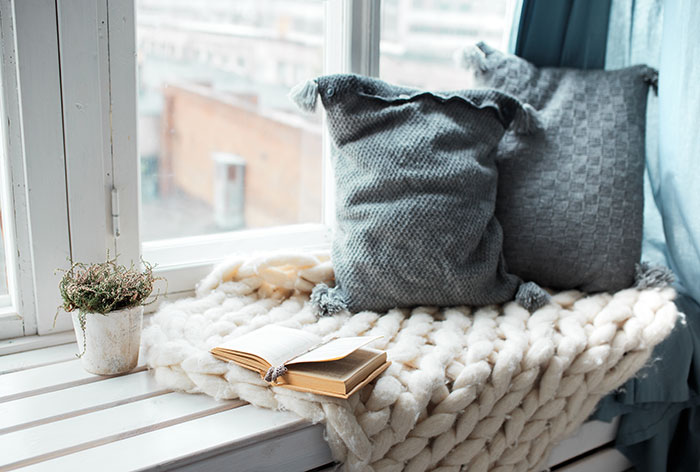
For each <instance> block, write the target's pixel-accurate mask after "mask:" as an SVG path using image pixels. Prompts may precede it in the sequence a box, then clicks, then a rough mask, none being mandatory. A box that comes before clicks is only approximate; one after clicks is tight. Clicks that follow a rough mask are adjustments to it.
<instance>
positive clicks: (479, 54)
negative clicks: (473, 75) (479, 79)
mask: <svg viewBox="0 0 700 472" xmlns="http://www.w3.org/2000/svg"><path fill="white" fill-rule="evenodd" d="M454 59H455V62H456V63H457V66H458V67H461V68H462V69H467V70H470V69H475V70H478V71H480V72H488V71H489V69H490V66H489V62H488V60H487V57H486V54H485V53H484V51H483V50H482V49H481V48H480V47H479V44H474V45H471V46H467V47H465V48H463V49H462V50H461V51H459V50H457V52H456V54H455V56H454Z"/></svg>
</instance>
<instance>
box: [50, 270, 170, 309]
mask: <svg viewBox="0 0 700 472" xmlns="http://www.w3.org/2000/svg"><path fill="white" fill-rule="evenodd" d="M144 266H145V270H144V271H143V272H140V271H138V270H136V269H135V268H134V267H133V266H131V267H129V268H127V267H125V266H123V265H118V264H117V263H116V259H111V260H108V261H106V262H101V263H98V264H83V263H82V262H75V263H73V264H72V265H71V267H70V269H68V270H67V271H66V272H65V274H64V275H63V278H62V279H61V282H60V283H59V285H58V287H59V290H60V291H61V297H62V298H63V305H62V307H61V308H63V309H64V310H65V311H67V312H71V311H75V310H80V311H81V312H86V313H101V314H105V313H109V312H110V311H116V310H122V309H124V308H131V307H134V306H138V305H144V303H143V302H144V301H145V300H146V298H148V297H149V296H150V295H151V293H152V292H153V284H154V282H155V281H156V280H158V278H157V277H154V276H153V266H151V265H150V264H148V263H147V262H144Z"/></svg>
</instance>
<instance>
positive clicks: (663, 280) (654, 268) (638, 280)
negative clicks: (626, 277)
mask: <svg viewBox="0 0 700 472" xmlns="http://www.w3.org/2000/svg"><path fill="white" fill-rule="evenodd" d="M675 280H676V277H675V276H674V275H673V272H672V271H671V269H669V268H668V267H664V266H662V265H651V264H650V263H648V262H641V263H639V264H636V265H635V267H634V288H638V289H645V288H663V287H667V286H669V285H671V284H672V283H673V282H675Z"/></svg>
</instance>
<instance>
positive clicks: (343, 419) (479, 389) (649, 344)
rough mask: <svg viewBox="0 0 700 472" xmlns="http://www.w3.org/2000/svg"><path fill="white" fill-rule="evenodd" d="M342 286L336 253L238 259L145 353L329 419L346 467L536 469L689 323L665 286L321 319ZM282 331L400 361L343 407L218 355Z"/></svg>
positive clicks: (182, 372) (269, 402)
mask: <svg viewBox="0 0 700 472" xmlns="http://www.w3.org/2000/svg"><path fill="white" fill-rule="evenodd" d="M332 280H333V269H332V266H331V264H330V261H329V257H328V255H327V254H316V255H276V256H267V257H260V258H257V259H250V260H246V259H244V258H242V259H234V260H230V261H227V262H226V263H223V264H221V265H219V266H218V267H216V268H215V269H214V271H213V272H212V273H211V274H210V275H209V276H207V277H206V278H205V279H204V280H203V281H202V282H201V283H200V284H199V286H198V288H197V295H196V297H195V298H189V299H183V300H179V301H176V302H174V303H171V304H168V305H166V306H164V307H162V308H161V309H160V311H158V312H157V313H156V314H155V315H154V316H153V318H152V321H151V323H150V325H149V326H148V327H147V328H146V329H145V330H144V333H143V343H144V346H143V355H145V358H146V361H147V363H148V365H149V366H150V368H151V369H152V370H153V372H154V374H155V377H156V379H157V380H158V381H159V382H160V383H162V384H164V385H165V386H167V387H170V388H174V389H179V390H184V391H187V392H204V393H206V394H208V395H211V396H214V397H217V398H240V399H243V400H246V401H248V402H250V403H252V404H254V405H258V406H260V407H265V408H276V409H285V410H291V411H294V412H295V413H297V414H298V415H300V416H301V417H303V418H306V419H308V420H310V421H312V422H323V423H325V425H326V436H327V439H328V442H329V444H330V447H331V450H332V452H333V455H334V457H335V458H336V459H337V460H338V461H341V462H343V463H344V467H345V468H346V470H362V471H365V470H367V471H371V470H374V471H398V470H408V471H423V470H440V471H458V470H460V468H461V467H463V466H467V467H468V470H469V471H470V472H475V471H486V470H493V471H496V470H497V471H502V472H506V471H526V470H533V471H535V470H541V469H543V468H544V465H545V462H546V459H547V456H548V455H549V452H550V450H551V448H552V447H553V446H554V445H555V444H556V443H557V442H558V441H560V440H561V439H564V438H565V437H566V436H567V435H569V434H570V433H572V432H573V431H574V430H575V429H576V428H577V427H578V426H579V425H580V424H581V423H582V422H583V421H584V420H585V419H586V418H587V417H588V415H589V414H590V413H591V412H592V410H593V409H594V407H595V405H596V403H597V402H598V400H599V399H600V398H601V396H603V395H604V394H605V393H607V392H609V391H610V390H612V389H614V388H616V387H618V386H619V385H621V384H622V383H623V382H624V381H625V380H627V379H628V378H630V377H631V376H632V375H634V373H635V372H636V371H637V370H638V369H639V368H640V367H642V366H643V365H644V363H645V362H646V361H647V359H648V358H649V356H650V353H651V350H652V348H653V347H654V346H655V345H656V344H657V343H659V342H660V341H661V340H662V339H663V338H664V337H665V336H667V335H668V334H669V332H670V331H671V330H672V329H673V326H674V325H675V322H676V318H677V317H678V312H677V310H676V307H675V305H674V304H673V302H672V299H673V297H674V291H673V290H672V289H671V288H664V289H645V290H636V289H628V290H623V291H620V292H617V293H615V294H607V293H603V294H597V295H586V294H584V293H580V292H576V291H567V292H561V293H555V294H553V296H552V302H551V303H550V304H548V305H546V306H545V307H543V308H541V309H539V310H537V311H536V312H535V313H533V314H530V313H528V312H527V311H526V310H525V309H523V308H522V307H520V306H519V305H517V304H515V303H507V304H505V305H503V306H487V307H482V308H479V309H471V308H469V307H464V306H460V307H453V308H445V309H437V308H433V307H419V308H415V309H413V310H406V309H402V310H399V309H396V310H390V311H388V312H387V313H374V312H368V311H365V312H361V313H357V314H354V315H350V314H349V313H341V314H339V315H335V316H332V317H321V318H319V317H318V316H317V315H316V314H314V312H313V310H312V309H311V306H310V304H309V293H310V291H311V289H312V288H313V287H314V285H315V284H317V283H319V282H325V283H332ZM270 323H276V324H279V325H283V326H288V327H292V328H298V329H303V330H308V331H311V332H314V333H316V334H318V335H321V336H323V337H328V338H329V337H332V336H356V335H375V334H381V335H383V336H384V337H383V339H382V340H381V341H379V342H377V344H376V345H375V347H377V348H380V349H385V350H386V351H387V353H388V357H389V359H390V360H391V361H392V362H393V363H392V365H391V367H390V368H389V369H388V370H387V371H385V372H384V373H383V374H382V375H381V376H380V377H379V378H378V379H377V380H376V381H374V382H373V383H372V384H370V385H368V386H367V387H365V388H364V389H363V390H362V391H361V392H360V393H358V394H356V395H354V396H352V397H351V398H350V399H348V400H340V399H335V398H331V397H325V396H319V395H314V394H308V393H300V392H295V391H292V390H288V389H284V388H281V387H271V386H269V385H268V384H267V383H266V382H264V381H263V380H262V379H261V378H260V376H259V375H257V374H255V373H254V372H252V371H249V370H245V369H243V368H240V367H238V366H236V365H234V364H232V363H225V362H221V361H218V360H216V359H214V358H213V357H212V356H211V355H210V354H209V352H208V351H209V349H211V348H213V347H215V346H217V345H218V344H220V343H221V342H223V341H225V340H227V339H230V338H233V337H236V336H240V335H242V334H244V333H247V332H249V331H251V330H253V329H256V328H259V327H261V326H264V325H267V324H270Z"/></svg>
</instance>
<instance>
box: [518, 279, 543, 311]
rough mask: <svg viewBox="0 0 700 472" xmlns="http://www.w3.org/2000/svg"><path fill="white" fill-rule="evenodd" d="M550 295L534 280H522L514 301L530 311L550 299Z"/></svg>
mask: <svg viewBox="0 0 700 472" xmlns="http://www.w3.org/2000/svg"><path fill="white" fill-rule="evenodd" d="M551 299H552V297H551V296H550V295H549V294H548V293H547V292H545V291H544V289H543V288H542V287H540V286H539V285H537V284H536V283H535V282H523V283H521V284H520V287H518V293H516V294H515V301H516V302H518V304H519V305H520V306H522V307H523V308H525V309H526V310H527V311H529V312H530V313H532V312H533V311H536V310H539V309H540V308H542V307H543V306H545V305H546V304H548V303H549V302H550V301H551Z"/></svg>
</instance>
